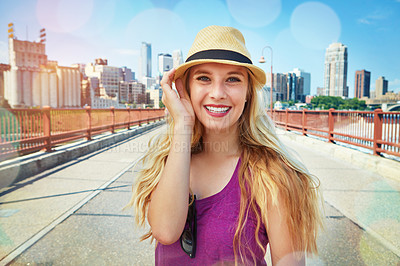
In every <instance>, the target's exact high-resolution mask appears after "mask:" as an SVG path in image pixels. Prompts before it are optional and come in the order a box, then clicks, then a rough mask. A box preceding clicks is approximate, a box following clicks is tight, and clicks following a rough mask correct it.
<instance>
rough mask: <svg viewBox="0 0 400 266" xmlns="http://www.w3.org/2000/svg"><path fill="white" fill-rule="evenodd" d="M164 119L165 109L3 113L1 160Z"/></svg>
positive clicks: (42, 110)
mask: <svg viewBox="0 0 400 266" xmlns="http://www.w3.org/2000/svg"><path fill="white" fill-rule="evenodd" d="M163 118H164V109H129V108H127V109H114V108H113V107H111V108H110V109H91V108H90V107H87V108H84V109H52V108H50V107H44V108H42V109H0V133H1V136H0V159H1V160H4V159H7V158H12V157H16V156H18V155H23V154H28V153H31V152H35V151H39V150H42V149H45V150H46V151H51V149H52V147H54V146H56V145H60V144H62V143H65V142H69V141H73V140H77V139H81V138H86V139H88V140H91V139H92V136H93V135H97V134H101V133H103V132H106V131H111V132H112V133H114V132H115V130H116V129H120V128H127V129H129V128H130V127H131V126H134V125H141V124H142V123H148V122H150V121H155V120H161V119H163Z"/></svg>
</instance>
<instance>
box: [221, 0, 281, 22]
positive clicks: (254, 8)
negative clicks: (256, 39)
mask: <svg viewBox="0 0 400 266" xmlns="http://www.w3.org/2000/svg"><path fill="white" fill-rule="evenodd" d="M226 3H227V5H228V9H229V12H230V13H231V15H232V17H233V18H234V19H235V20H236V21H237V22H239V23H240V24H242V25H245V26H248V27H263V26H266V25H268V24H270V23H272V22H273V21H275V19H276V18H277V17H278V16H279V14H280V13H281V8H282V5H281V1H280V0H264V1H259V0H250V1H242V0H227V1H226Z"/></svg>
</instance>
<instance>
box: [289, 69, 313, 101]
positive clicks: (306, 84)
mask: <svg viewBox="0 0 400 266" xmlns="http://www.w3.org/2000/svg"><path fill="white" fill-rule="evenodd" d="M290 73H294V74H296V76H297V77H302V78H303V95H310V93H311V74H310V73H307V72H304V70H302V69H300V68H295V69H293V71H292V72H290Z"/></svg>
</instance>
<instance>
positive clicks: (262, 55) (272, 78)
mask: <svg viewBox="0 0 400 266" xmlns="http://www.w3.org/2000/svg"><path fill="white" fill-rule="evenodd" d="M265 48H268V49H270V51H271V88H270V99H271V100H270V111H271V118H272V110H273V106H272V91H273V87H274V76H273V74H272V63H273V61H272V59H273V52H272V47H271V46H269V45H267V46H265V47H264V48H263V49H262V52H261V58H260V60H259V61H258V62H260V63H265V59H264V50H265Z"/></svg>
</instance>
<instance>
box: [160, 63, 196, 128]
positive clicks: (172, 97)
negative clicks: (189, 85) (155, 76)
mask: <svg viewBox="0 0 400 266" xmlns="http://www.w3.org/2000/svg"><path fill="white" fill-rule="evenodd" d="M174 75H175V68H173V69H172V70H170V71H168V72H166V73H164V76H163V78H162V80H161V82H160V85H161V87H162V89H163V95H162V102H163V104H164V105H165V107H167V109H168V112H169V113H170V114H171V116H172V118H173V119H174V123H175V127H183V128H182V129H184V130H188V129H190V130H192V129H193V126H194V121H195V114H194V111H193V106H192V103H191V101H190V98H189V95H188V93H187V91H186V89H185V88H184V87H183V82H182V80H181V79H177V80H176V82H175V86H176V90H177V91H178V94H177V93H176V92H175V91H174V90H173V89H172V81H173V79H174Z"/></svg>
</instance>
